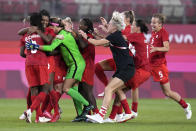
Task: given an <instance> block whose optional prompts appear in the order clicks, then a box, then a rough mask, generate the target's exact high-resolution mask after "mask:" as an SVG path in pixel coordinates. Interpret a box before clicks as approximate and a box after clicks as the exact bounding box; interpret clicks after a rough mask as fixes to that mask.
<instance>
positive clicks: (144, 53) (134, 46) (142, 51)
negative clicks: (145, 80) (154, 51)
mask: <svg viewBox="0 0 196 131" xmlns="http://www.w3.org/2000/svg"><path fill="white" fill-rule="evenodd" d="M127 40H128V41H129V49H130V50H131V52H132V54H133V55H134V56H133V59H134V64H135V67H136V69H139V68H142V69H145V70H147V71H150V67H149V59H148V56H149V55H148V48H147V46H148V45H147V42H146V38H145V36H144V34H143V33H131V34H129V35H128V36H127Z"/></svg>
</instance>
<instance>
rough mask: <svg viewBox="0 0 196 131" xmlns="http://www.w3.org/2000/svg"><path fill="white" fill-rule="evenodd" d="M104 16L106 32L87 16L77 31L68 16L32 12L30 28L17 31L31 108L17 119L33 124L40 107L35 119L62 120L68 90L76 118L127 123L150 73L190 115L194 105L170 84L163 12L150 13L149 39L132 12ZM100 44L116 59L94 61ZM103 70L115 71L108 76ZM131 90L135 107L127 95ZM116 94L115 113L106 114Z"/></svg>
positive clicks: (38, 120)
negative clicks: (100, 88) (99, 86)
mask: <svg viewBox="0 0 196 131" xmlns="http://www.w3.org/2000/svg"><path fill="white" fill-rule="evenodd" d="M100 21H101V25H99V27H100V30H102V32H104V33H100V32H99V31H98V30H97V29H96V28H95V29H94V27H93V22H92V21H91V20H90V19H89V18H82V19H80V21H79V27H78V30H74V29H73V23H72V21H71V18H69V17H67V18H65V19H61V18H57V17H50V15H49V13H48V12H47V11H46V10H42V11H40V12H37V13H32V14H31V16H30V18H29V22H30V27H27V28H23V29H21V30H20V31H19V32H18V34H19V35H21V48H20V55H21V56H22V57H24V58H25V59H26V61H25V73H26V78H27V81H28V84H29V87H30V88H29V91H28V95H27V110H26V111H25V112H24V113H23V114H22V115H21V116H20V118H19V119H22V120H26V121H27V122H29V123H31V122H32V121H31V116H32V112H33V111H36V118H35V122H56V121H58V120H59V119H60V113H61V109H60V107H59V104H58V101H59V99H60V98H61V96H62V94H63V93H66V94H67V95H69V96H70V97H71V98H72V99H73V102H74V106H75V109H76V113H77V115H76V117H75V118H74V120H73V122H81V121H85V122H87V121H88V122H93V123H107V122H109V123H113V122H125V121H127V120H130V119H133V118H136V117H137V116H138V112H137V108H138V100H139V92H138V87H139V86H140V85H141V84H142V83H144V82H145V81H146V80H148V79H149V77H150V76H151V75H152V76H153V78H154V81H157V82H160V85H161V89H162V91H163V93H164V94H165V95H166V96H167V97H169V98H172V99H173V100H175V101H176V102H178V103H179V104H180V105H181V106H182V108H183V109H184V110H185V114H186V118H187V119H191V116H192V111H191V106H190V104H189V103H186V102H185V101H184V100H183V99H182V98H181V96H180V95H179V94H178V93H177V92H174V91H172V90H171V89H170V83H169V78H168V69H167V63H166V58H165V55H166V52H168V51H169V36H168V32H167V31H166V30H165V28H164V27H163V24H164V22H165V17H164V16H163V15H162V14H154V15H153V16H152V19H151V27H152V36H151V39H150V43H147V42H146V39H145V36H144V34H147V32H148V27H147V25H146V23H145V21H144V20H142V19H135V15H134V12H133V11H124V12H121V13H120V12H117V11H114V12H113V15H112V18H111V20H110V21H109V22H107V21H106V20H105V19H104V18H103V17H100ZM96 46H105V48H107V47H109V48H110V50H111V52H112V56H113V58H111V59H107V60H103V61H100V62H98V63H96V64H95V48H96ZM104 71H114V72H115V73H114V75H113V76H112V78H111V79H110V81H108V80H107V77H106V75H105V74H104ZM94 74H96V76H97V77H98V79H99V80H100V81H102V82H103V83H104V85H105V90H104V92H103V93H102V94H101V95H102V96H104V98H103V103H102V106H101V107H100V109H98V107H97V104H96V99H95V96H94V95H93V85H94V80H93V79H94ZM129 90H131V93H132V94H131V96H132V109H130V107H129V104H128V102H127V98H126V95H125V93H126V92H127V91H129ZM113 94H115V100H114V103H113V106H112V110H111V113H110V115H109V118H105V119H104V117H105V115H106V113H107V109H108V108H109V107H110V104H111V101H112V95H113ZM123 109H124V112H123ZM52 110H54V113H53V114H52V113H51V112H52ZM91 111H92V113H93V114H92V115H91Z"/></svg>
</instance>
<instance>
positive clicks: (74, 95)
mask: <svg viewBox="0 0 196 131" xmlns="http://www.w3.org/2000/svg"><path fill="white" fill-rule="evenodd" d="M67 94H68V95H69V96H71V97H72V98H73V99H75V100H77V101H79V102H81V103H82V104H83V105H85V106H88V105H89V103H88V101H87V100H86V99H84V97H83V96H82V95H81V94H80V93H79V92H78V91H76V90H74V89H72V88H70V89H69V91H68V92H67Z"/></svg>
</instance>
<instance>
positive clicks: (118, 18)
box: [111, 11, 126, 31]
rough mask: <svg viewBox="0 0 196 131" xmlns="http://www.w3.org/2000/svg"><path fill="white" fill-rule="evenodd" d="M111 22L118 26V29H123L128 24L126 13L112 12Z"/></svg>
mask: <svg viewBox="0 0 196 131" xmlns="http://www.w3.org/2000/svg"><path fill="white" fill-rule="evenodd" d="M111 22H112V24H113V25H115V26H116V27H117V30H119V31H121V30H123V29H125V26H126V25H125V23H124V15H123V14H122V13H119V12H117V11H114V12H113V14H112V19H111Z"/></svg>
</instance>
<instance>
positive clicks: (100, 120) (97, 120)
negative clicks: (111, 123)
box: [86, 114, 103, 123]
mask: <svg viewBox="0 0 196 131" xmlns="http://www.w3.org/2000/svg"><path fill="white" fill-rule="evenodd" d="M86 117H87V118H88V119H89V120H90V121H91V122H94V123H103V117H101V116H100V115H99V114H95V115H86Z"/></svg>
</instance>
